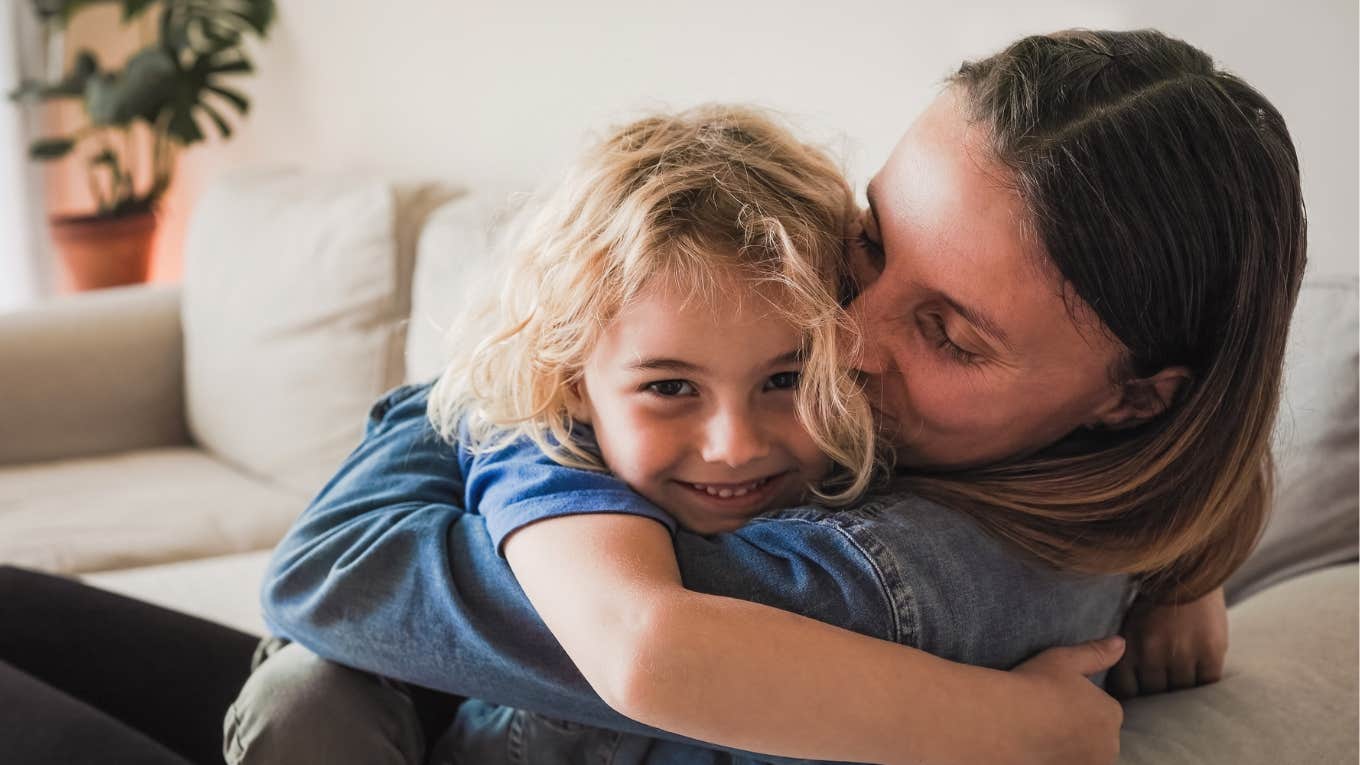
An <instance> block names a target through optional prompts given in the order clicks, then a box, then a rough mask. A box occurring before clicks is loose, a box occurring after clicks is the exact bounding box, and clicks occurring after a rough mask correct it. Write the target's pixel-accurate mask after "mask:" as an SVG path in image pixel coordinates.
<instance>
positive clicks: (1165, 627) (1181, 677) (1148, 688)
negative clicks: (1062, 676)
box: [1105, 587, 1228, 698]
mask: <svg viewBox="0 0 1360 765" xmlns="http://www.w3.org/2000/svg"><path fill="white" fill-rule="evenodd" d="M1123 635H1124V637H1125V638H1126V639H1127V640H1128V650H1127V651H1125V652H1124V658H1123V659H1121V660H1120V662H1119V663H1118V664H1116V665H1115V667H1114V669H1112V670H1110V674H1109V676H1108V677H1107V678H1106V682H1105V687H1106V688H1107V689H1109V691H1110V693H1112V694H1114V695H1115V696H1116V697H1118V698H1129V697H1132V696H1137V695H1139V694H1149V693H1161V692H1163V691H1175V690H1181V689H1184V688H1193V687H1195V686H1197V685H1204V684H1207V683H1215V682H1218V679H1219V678H1220V677H1222V676H1223V659H1224V657H1225V656H1227V653H1228V608H1227V606H1226V604H1225V603H1224V601H1223V588H1222V587H1220V588H1218V589H1217V590H1214V591H1213V592H1211V593H1209V594H1208V595H1205V596H1204V597H1202V598H1200V599H1199V600H1194V601H1191V602H1189V603H1183V604H1181V605H1176V606H1147V605H1143V606H1141V607H1140V605H1139V604H1138V603H1134V605H1133V608H1132V609H1130V610H1129V613H1128V616H1126V617H1125V618H1124V629H1123Z"/></svg>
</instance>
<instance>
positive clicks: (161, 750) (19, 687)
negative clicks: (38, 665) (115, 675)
mask: <svg viewBox="0 0 1360 765" xmlns="http://www.w3.org/2000/svg"><path fill="white" fill-rule="evenodd" d="M0 709H3V710H5V713H4V714H3V715H0V741H3V742H4V743H5V762H6V763H7V765H48V764H49V763H54V762H69V763H80V762H118V763H137V765H191V763H190V761H189V760H186V759H184V758H183V757H180V756H179V755H177V754H175V753H174V752H172V751H170V750H169V749H166V748H165V747H164V746H162V745H161V744H159V743H157V742H155V741H154V740H152V739H151V738H150V737H148V736H147V735H146V734H144V733H141V732H139V731H137V730H134V729H132V728H129V727H128V726H126V725H124V724H123V723H121V722H119V721H118V720H115V719H114V718H112V717H110V716H109V715H107V714H105V713H104V712H101V711H100V710H98V709H95V708H94V707H92V706H90V705H89V704H86V703H84V702H82V701H80V700H78V699H75V698H72V697H71V696H68V695H67V694H65V693H62V692H61V691H59V690H57V689H55V688H53V687H51V686H49V685H47V684H46V683H44V682H42V681H41V680H38V679H37V678H35V677H32V676H30V675H28V674H26V673H24V672H20V671H19V670H17V669H15V668H14V667H11V666H10V665H9V664H6V663H5V662H2V661H0Z"/></svg>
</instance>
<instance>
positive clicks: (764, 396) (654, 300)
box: [577, 288, 829, 534]
mask: <svg viewBox="0 0 1360 765" xmlns="http://www.w3.org/2000/svg"><path fill="white" fill-rule="evenodd" d="M733 292H737V291H736V290H734V291H733ZM737 294H743V293H740V292H737ZM715 302H720V303H721V304H719V305H710V304H706V303H705V302H704V301H700V300H692V301H690V302H689V303H688V304H686V301H685V300H684V297H683V296H682V295H678V294H674V293H673V292H671V291H667V290H665V289H661V288H653V289H650V290H648V291H646V292H645V293H644V294H643V295H641V296H640V298H639V299H637V300H635V301H634V302H632V303H631V304H630V305H628V306H626V307H625V308H624V309H623V310H622V311H621V312H620V313H619V314H618V316H617V317H616V318H615V319H614V321H613V322H612V323H610V325H609V326H608V327H607V328H606V330H605V332H604V334H603V336H602V337H601V338H600V342H599V343H598V344H597V345H596V348H595V351H594V353H593V354H591V356H590V358H589V360H588V361H587V363H586V367H585V370H584V385H583V386H582V389H581V390H579V391H578V393H579V394H580V396H581V399H582V404H581V406H580V411H578V412H577V414H578V416H579V418H580V419H582V420H585V421H587V422H589V423H590V424H591V425H592V426H593V427H594V430H595V437H596V439H597V440H598V442H599V446H600V450H601V453H602V456H603V457H604V460H605V463H606V464H607V465H608V466H609V469H610V470H611V471H612V472H613V473H614V474H615V475H617V476H618V477H619V478H621V479H623V480H624V481H625V482H627V483H628V485H629V486H630V487H632V488H633V490H634V491H637V492H638V493H639V494H642V495H643V496H644V497H646V498H648V499H650V500H651V501H652V502H654V503H656V504H657V505H658V506H660V507H662V508H664V509H665V510H667V511H669V512H670V513H671V514H672V515H674V516H675V518H676V520H677V521H679V522H680V524H681V525H683V526H685V527H687V528H689V529H692V530H694V531H697V532H700V533H704V534H712V533H717V532H720V531H730V530H732V529H735V528H737V527H739V526H741V525H742V524H743V523H745V522H746V521H747V520H749V519H750V518H751V517H752V516H755V515H758V514H760V513H762V512H764V511H766V510H770V509H773V508H778V507H786V506H789V505H792V504H796V503H797V502H798V501H799V500H800V499H801V498H802V496H803V494H804V491H805V488H806V486H807V484H808V483H810V482H816V481H817V480H819V479H821V478H822V477H823V476H824V475H825V474H826V471H827V469H828V468H829V462H828V460H827V459H826V457H824V456H823V455H822V453H821V451H820V450H819V449H818V448H817V445H816V444H815V443H814V442H813V441H812V438H811V437H810V436H809V435H808V433H807V431H806V430H804V429H803V426H802V425H801V424H800V423H799V421H798V418H797V416H796V414H795V412H794V388H795V386H796V384H797V379H798V373H799V370H800V368H801V363H800V362H799V360H798V358H797V351H798V348H799V332H798V331H797V330H796V329H795V328H794V327H793V326H792V325H790V324H789V323H788V322H786V321H784V320H783V319H781V318H779V317H777V316H775V315H773V314H772V313H771V312H770V311H769V310H768V307H767V305H766V303H765V301H764V300H762V299H760V298H758V297H757V296H755V295H753V294H749V292H748V293H746V299H744V300H742V301H739V302H740V304H739V305H738V304H737V303H738V301H735V300H723V301H715Z"/></svg>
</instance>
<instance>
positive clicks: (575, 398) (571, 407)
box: [566, 378, 591, 425]
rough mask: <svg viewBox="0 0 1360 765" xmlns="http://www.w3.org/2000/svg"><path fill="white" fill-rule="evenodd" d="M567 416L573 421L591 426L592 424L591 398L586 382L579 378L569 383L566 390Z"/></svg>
mask: <svg viewBox="0 0 1360 765" xmlns="http://www.w3.org/2000/svg"><path fill="white" fill-rule="evenodd" d="M566 399H567V414H569V415H571V419H572V420H574V421H576V422H579V423H581V424H582V425H589V424H591V423H590V396H589V395H588V394H587V393H586V384H585V381H584V380H582V379H580V378H577V379H575V380H572V381H571V382H569V383H567V390H566Z"/></svg>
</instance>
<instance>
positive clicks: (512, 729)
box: [222, 638, 708, 765]
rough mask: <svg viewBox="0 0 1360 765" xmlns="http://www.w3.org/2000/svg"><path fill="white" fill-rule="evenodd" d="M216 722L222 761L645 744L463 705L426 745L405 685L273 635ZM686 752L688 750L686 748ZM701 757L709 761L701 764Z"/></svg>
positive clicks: (522, 755) (606, 753)
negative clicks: (220, 720)
mask: <svg viewBox="0 0 1360 765" xmlns="http://www.w3.org/2000/svg"><path fill="white" fill-rule="evenodd" d="M251 666H252V669H253V672H252V673H251V675H250V679H249V680H247V681H246V684H245V686H244V687H243V688H242V689H241V693H240V695H239V696H238V697H237V698H236V701H235V702H233V703H232V705H231V706H230V707H229V708H228V709H227V715H226V719H225V720H224V721H223V738H222V754H223V756H224V757H225V758H226V761H227V763H228V765H274V764H279V765H309V763H318V765H323V764H324V765H348V764H349V763H354V764H355V765H422V764H425V765H577V763H590V764H591V765H641V763H643V762H647V763H653V762H656V763H669V762H690V761H692V760H691V759H690V758H689V757H688V756H686V757H684V758H681V759H679V760H675V759H668V758H665V757H662V758H650V757H649V753H652V745H653V743H654V742H653V740H652V739H650V738H646V737H643V736H637V735H628V734H623V733H618V732H615V731H609V730H603V729H600V728H592V727H590V726H587V725H580V724H577V723H571V722H566V721H563V720H556V719H553V718H550V717H546V716H544V715H539V714H534V713H532V712H526V711H524V710H520V709H514V708H512V707H506V706H501V705H499V704H489V703H486V702H483V701H479V700H477V699H469V700H467V701H464V702H462V704H461V705H460V706H459V707H458V714H457V716H456V717H455V718H454V720H453V723H452V724H451V725H450V726H449V727H448V729H447V730H446V731H444V732H443V734H442V735H441V736H440V737H439V738H438V740H437V741H434V742H432V744H433V745H431V746H427V744H429V743H431V742H427V741H426V736H425V732H424V729H423V728H422V725H421V721H420V717H419V715H418V714H417V711H416V705H415V703H413V701H412V690H411V689H410V688H408V687H407V686H406V685H405V684H403V683H400V682H396V681H394V680H389V679H387V678H383V677H379V676H377V675H371V674H368V673H366V672H360V671H358V670H354V669H350V668H348V667H344V666H341V665H339V664H335V663H333V662H330V661H326V660H325V659H322V658H320V657H318V656H316V655H315V654H313V653H312V652H310V651H308V650H307V649H305V648H303V647H302V646H300V645H297V644H293V643H287V642H286V641H283V640H279V639H277V638H271V639H268V640H265V641H264V642H262V643H261V644H260V647H259V649H258V650H257V651H256V652H255V656H254V659H253V661H252V663H251ZM686 749H688V747H686ZM701 761H705V762H706V761H708V760H707V759H705V760H701Z"/></svg>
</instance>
